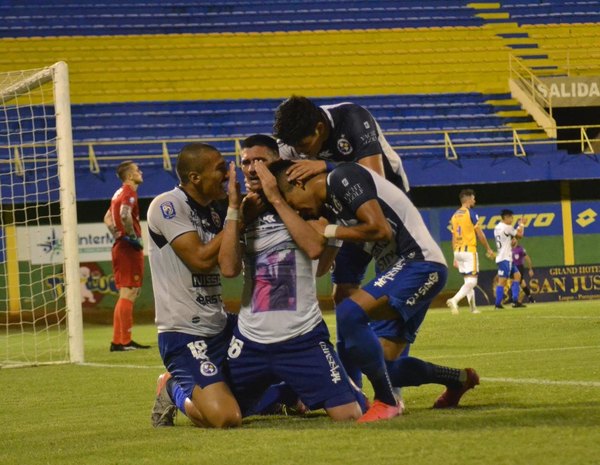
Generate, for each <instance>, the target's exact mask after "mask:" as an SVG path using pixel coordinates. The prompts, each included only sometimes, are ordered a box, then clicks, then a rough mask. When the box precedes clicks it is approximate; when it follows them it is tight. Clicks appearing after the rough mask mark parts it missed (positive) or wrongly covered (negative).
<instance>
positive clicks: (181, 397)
mask: <svg viewBox="0 0 600 465" xmlns="http://www.w3.org/2000/svg"><path fill="white" fill-rule="evenodd" d="M167 393H168V394H169V397H171V400H172V401H173V403H174V404H175V405H176V406H177V408H178V409H179V410H180V411H181V412H183V414H184V415H187V414H186V413H185V399H187V394H186V393H185V392H184V391H183V389H182V388H181V386H179V384H177V382H176V381H175V380H174V379H173V378H171V379H169V381H167Z"/></svg>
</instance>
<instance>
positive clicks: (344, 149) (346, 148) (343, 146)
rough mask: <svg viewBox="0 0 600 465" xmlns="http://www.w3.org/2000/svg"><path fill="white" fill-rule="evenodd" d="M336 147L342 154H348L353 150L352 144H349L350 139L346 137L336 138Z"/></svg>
mask: <svg viewBox="0 0 600 465" xmlns="http://www.w3.org/2000/svg"><path fill="white" fill-rule="evenodd" d="M337 148H338V150H339V151H340V153H341V154H343V155H350V154H351V153H352V150H353V149H352V145H351V144H350V141H349V140H348V139H346V138H345V137H342V138H341V139H338V141H337Z"/></svg>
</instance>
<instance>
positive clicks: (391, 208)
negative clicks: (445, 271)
mask: <svg viewBox="0 0 600 465" xmlns="http://www.w3.org/2000/svg"><path fill="white" fill-rule="evenodd" d="M373 199H374V200H377V202H378V203H379V206H380V207H381V209H382V211H383V214H384V215H385V217H386V219H387V221H388V223H389V224H390V225H391V226H392V231H393V238H392V240H391V241H377V242H367V243H365V244H364V248H365V250H366V251H367V252H369V253H370V254H371V255H372V256H373V257H374V258H375V260H376V263H377V266H378V268H379V269H380V270H382V271H383V270H386V269H387V268H389V267H390V266H392V265H393V264H394V263H396V262H397V261H398V260H400V259H404V260H416V261H428V262H436V263H441V264H442V265H446V260H445V259H444V255H443V253H442V251H441V249H440V247H439V246H438V245H437V244H436V242H435V241H434V240H433V238H432V237H431V234H430V233H429V231H428V230H427V227H426V226H425V223H424V222H423V218H422V217H421V215H420V213H419V212H418V210H417V209H416V207H415V206H414V205H413V204H412V202H411V201H410V200H409V199H408V197H407V196H406V194H404V192H402V191H401V190H400V189H399V188H398V187H396V186H394V185H393V184H392V183H391V182H389V181H387V180H386V179H384V178H382V177H381V176H379V175H378V174H377V173H375V172H374V171H372V170H370V169H368V168H365V167H363V166H361V165H359V164H357V163H344V164H341V165H340V166H338V167H337V168H336V169H334V170H333V171H332V172H331V173H329V175H328V176H327V198H326V200H325V207H326V208H327V210H328V212H329V215H328V216H329V220H330V221H332V220H333V221H335V222H337V223H338V224H342V225H344V226H354V225H356V224H358V220H357V218H356V211H357V210H358V209H359V208H360V206H361V205H362V204H364V203H366V202H368V201H369V200H373Z"/></svg>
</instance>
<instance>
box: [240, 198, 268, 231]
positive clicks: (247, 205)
mask: <svg viewBox="0 0 600 465" xmlns="http://www.w3.org/2000/svg"><path fill="white" fill-rule="evenodd" d="M264 210H265V202H263V199H262V197H261V196H260V194H258V193H256V192H248V194H246V197H244V200H242V217H243V218H244V223H246V224H249V223H251V222H252V221H254V220H255V219H256V218H257V217H258V215H260V214H261V213H262V212H263V211H264Z"/></svg>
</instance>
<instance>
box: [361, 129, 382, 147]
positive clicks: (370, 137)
mask: <svg viewBox="0 0 600 465" xmlns="http://www.w3.org/2000/svg"><path fill="white" fill-rule="evenodd" d="M378 140H379V137H378V136H377V131H369V132H367V133H366V134H363V135H362V136H360V141H361V142H362V143H363V144H364V145H367V144H372V143H374V142H377V141H378Z"/></svg>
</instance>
